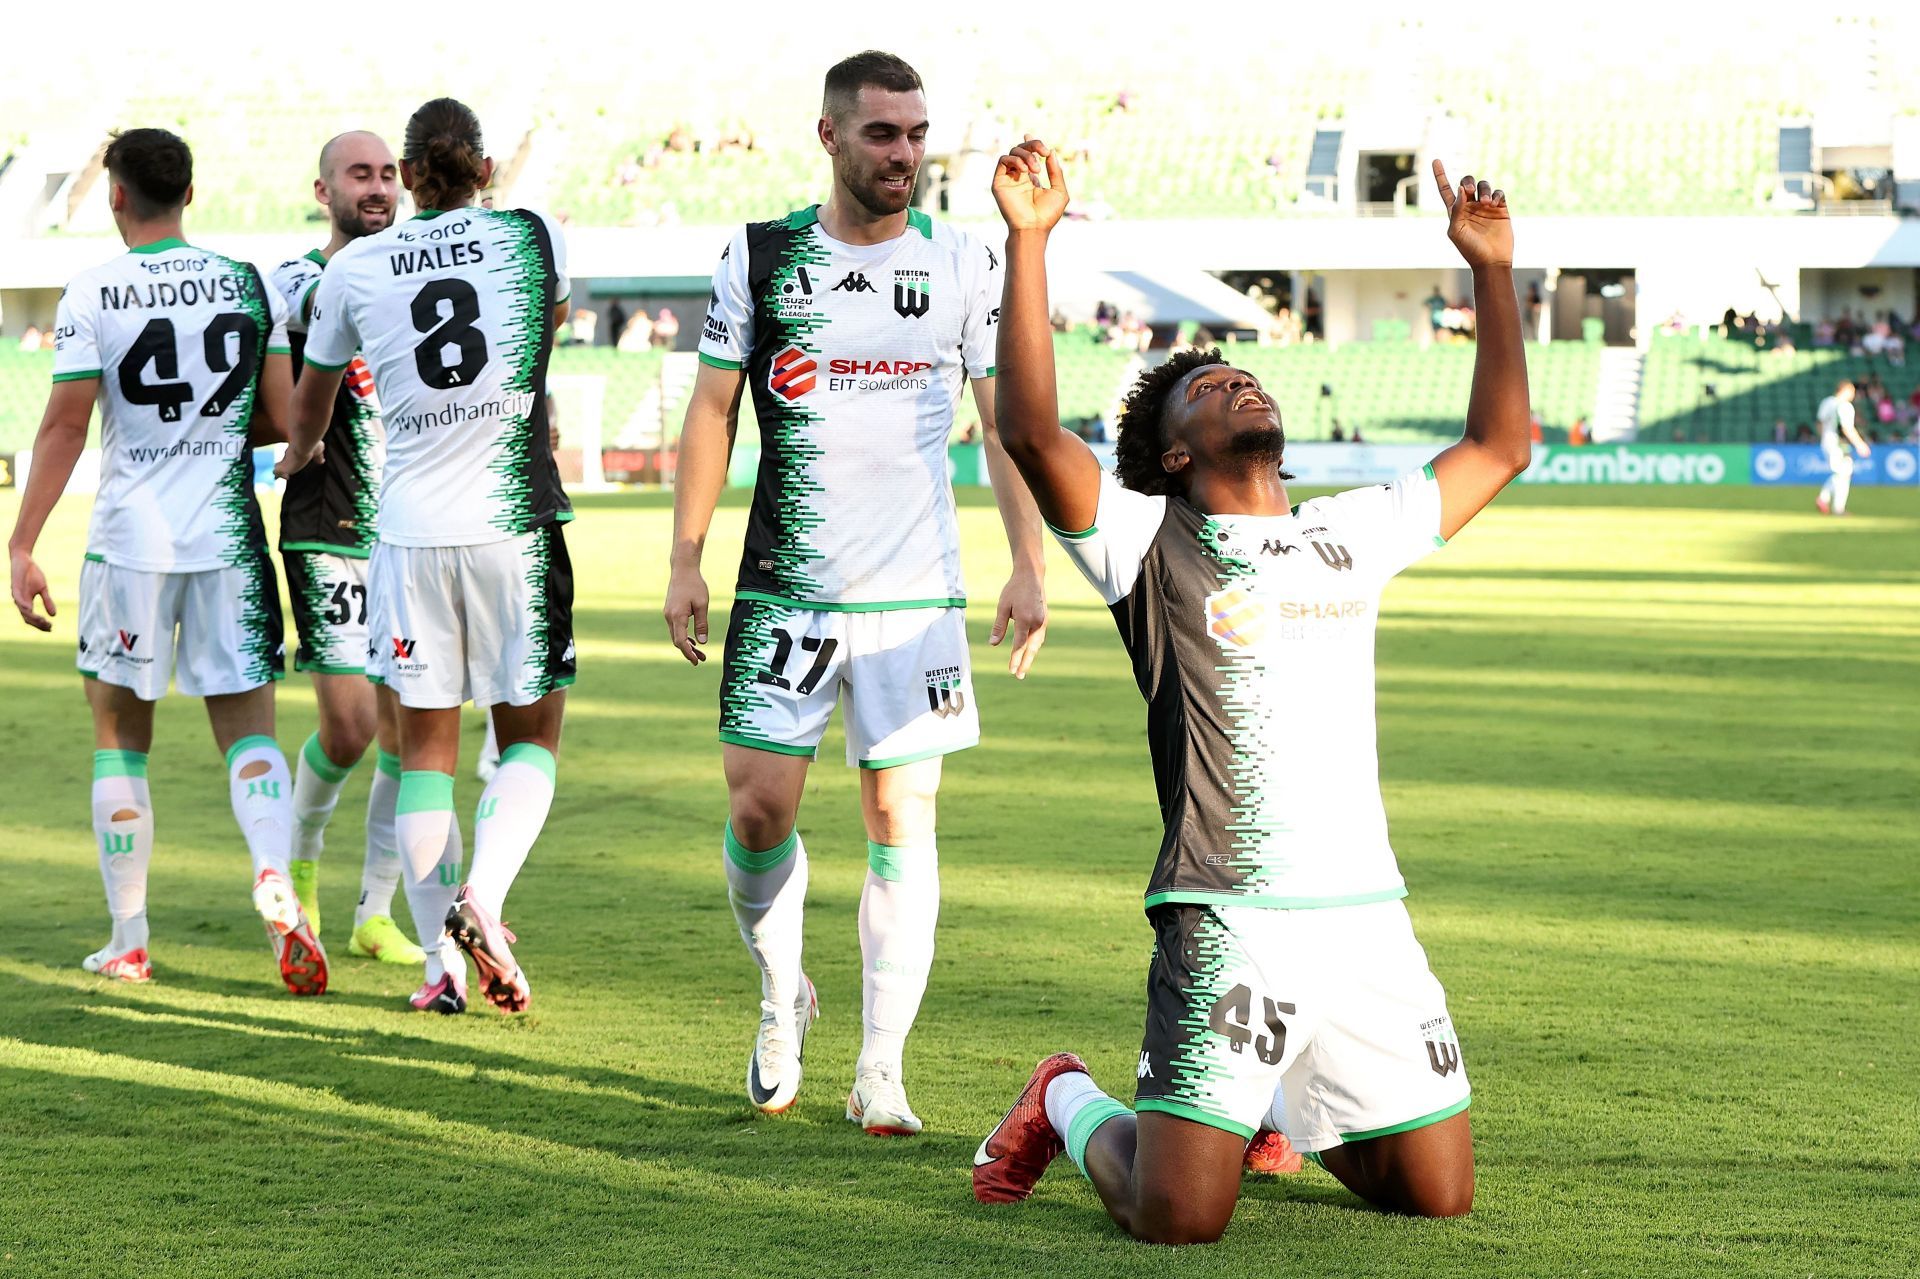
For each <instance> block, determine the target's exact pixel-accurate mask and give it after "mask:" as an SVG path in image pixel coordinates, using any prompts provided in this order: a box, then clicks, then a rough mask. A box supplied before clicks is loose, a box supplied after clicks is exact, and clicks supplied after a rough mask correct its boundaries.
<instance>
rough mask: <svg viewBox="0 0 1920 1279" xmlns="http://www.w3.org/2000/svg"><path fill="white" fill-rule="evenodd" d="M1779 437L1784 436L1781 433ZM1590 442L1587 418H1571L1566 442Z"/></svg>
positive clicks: (1575, 445)
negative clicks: (1571, 421) (1571, 422)
mask: <svg viewBox="0 0 1920 1279" xmlns="http://www.w3.org/2000/svg"><path fill="white" fill-rule="evenodd" d="M1780 429H1781V431H1783V432H1784V431H1785V430H1786V429H1787V428H1786V423H1784V422H1783V423H1781V424H1780ZM1781 438H1782V439H1784V438H1786V437H1785V436H1784V435H1782V436H1781ZM1592 442H1593V435H1592V433H1591V432H1589V431H1588V430H1587V419H1585V418H1583V417H1577V418H1575V419H1573V425H1572V426H1570V427H1568V428H1567V443H1568V444H1569V445H1570V446H1572V447H1573V448H1576V449H1577V448H1584V447H1586V446H1587V445H1588V444H1591V443H1592Z"/></svg>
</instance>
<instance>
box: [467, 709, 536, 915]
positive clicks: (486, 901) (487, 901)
mask: <svg viewBox="0 0 1920 1279" xmlns="http://www.w3.org/2000/svg"><path fill="white" fill-rule="evenodd" d="M553 783H554V760H553V752H551V751H549V750H548V749H547V748H546V747H544V746H541V745H538V744H537V743H534V742H515V743H514V744H513V745H511V746H509V747H507V749H506V750H504V751H502V752H501V753H500V767H499V770H498V771H496V772H495V773H494V775H493V780H492V781H490V782H488V783H487V789H486V790H485V791H483V792H481V795H480V807H479V808H478V809H477V810H476V814H475V817H474V823H473V865H472V866H471V867H470V868H469V869H468V870H467V889H468V891H469V892H471V893H472V895H473V900H474V901H476V902H478V903H479V904H480V905H482V906H484V907H486V908H487V910H488V911H489V912H491V913H492V915H493V917H494V918H495V919H498V918H500V912H501V911H502V910H503V909H504V908H505V906H506V902H507V890H508V889H510V888H512V887H513V881H514V878H515V877H516V876H518V875H519V874H520V868H521V867H522V866H524V865H526V862H527V854H528V853H529V852H531V851H532V850H533V842H534V841H535V840H536V839H538V838H539V837H540V828H541V827H543V826H545V825H546V824H547V813H548V812H549V810H551V809H552V807H553Z"/></svg>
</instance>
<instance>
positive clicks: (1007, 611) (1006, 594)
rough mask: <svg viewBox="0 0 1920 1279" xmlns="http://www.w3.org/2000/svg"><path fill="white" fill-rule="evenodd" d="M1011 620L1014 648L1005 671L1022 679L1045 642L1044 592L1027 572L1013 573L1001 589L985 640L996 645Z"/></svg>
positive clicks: (1045, 607)
mask: <svg viewBox="0 0 1920 1279" xmlns="http://www.w3.org/2000/svg"><path fill="white" fill-rule="evenodd" d="M1008 623H1012V629H1013V651H1012V652H1011V653H1008V654H1007V671H1008V673H1009V674H1011V675H1012V676H1013V677H1014V678H1015V679H1025V678H1026V677H1027V670H1028V668H1030V667H1031V666H1032V665H1033V659H1034V658H1036V657H1038V656H1039V655H1040V646H1041V645H1042V644H1045V643H1046V642H1047V592H1046V588H1045V587H1043V586H1042V585H1041V584H1040V583H1039V582H1038V581H1037V580H1035V579H1034V577H1033V575H1032V574H1030V573H1015V574H1014V575H1013V576H1012V577H1010V578H1008V579H1007V584H1006V586H1005V587H1003V588H1002V589H1001V591H1000V603H999V604H998V605H997V606H996V607H995V608H994V610H993V633H992V634H991V635H990V636H988V637H987V643H989V644H991V645H993V646H994V647H996V648H997V647H999V645H1000V641H1001V640H1004V639H1005V638H1006V637H1007V629H1008Z"/></svg>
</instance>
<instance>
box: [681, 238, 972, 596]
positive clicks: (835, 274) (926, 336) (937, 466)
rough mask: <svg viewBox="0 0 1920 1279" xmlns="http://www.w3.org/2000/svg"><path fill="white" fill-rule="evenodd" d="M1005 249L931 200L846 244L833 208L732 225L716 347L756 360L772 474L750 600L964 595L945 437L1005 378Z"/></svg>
mask: <svg viewBox="0 0 1920 1279" xmlns="http://www.w3.org/2000/svg"><path fill="white" fill-rule="evenodd" d="M999 268H1000V261H999V254H998V252H997V251H995V250H994V249H992V248H990V247H989V246H988V245H986V244H984V243H983V242H981V241H980V240H978V239H975V238H974V237H973V236H971V235H968V234H967V233H966V232H964V231H958V230H955V229H954V228H952V227H950V226H947V225H946V224H945V223H940V222H935V221H933V220H932V219H930V218H928V217H927V216H926V215H925V214H923V213H920V212H919V211H917V210H914V211H910V212H909V213H908V215H907V229H906V232H905V234H903V235H901V236H898V237H897V238H895V239H892V240H888V241H886V242H884V243H882V244H844V243H842V242H840V241H839V240H835V239H833V238H832V237H830V236H829V235H827V234H826V232H825V231H824V230H823V229H822V228H821V226H820V219H819V210H818V208H817V207H816V208H808V209H802V210H800V211H799V212H796V213H791V214H788V215H787V216H786V217H784V218H782V219H780V220H779V221H777V222H757V223H753V224H751V225H749V226H747V227H745V228H743V229H741V230H740V231H737V232H735V233H734V236H733V239H732V241H731V242H730V243H729V244H728V245H727V249H726V252H725V253H723V254H722V255H721V259H720V267H719V270H718V271H716V272H715V273H714V277H713V296H712V300H711V303H710V305H709V308H708V311H707V317H706V322H705V326H704V328H703V329H702V331H701V335H700V358H701V360H702V361H704V362H705V363H707V364H711V365H716V366H718V367H720V368H728V369H744V370H745V371H746V380H747V389H748V391H749V392H750V393H751V395H752V396H753V407H754V413H755V415H756V416H757V417H758V418H759V422H760V475H759V479H758V482H757V483H756V484H755V486H754V492H753V505H752V508H751V510H750V512H749V514H748V517H747V537H746V546H745V550H744V553H743V554H742V556H741V561H740V577H739V590H738V592H737V594H738V596H739V597H740V598H742V599H761V600H769V601H773V602H778V603H789V604H798V605H801V606H803V607H807V608H822V609H886V608H926V607H949V606H958V605H961V604H964V603H965V602H966V589H965V587H964V585H963V584H962V581H961V576H960V537H959V527H958V520H957V517H956V515H955V513H954V505H953V484H952V481H951V480H950V479H949V478H948V475H947V439H948V436H949V435H950V434H951V433H952V431H953V417H954V410H955V409H956V408H957V407H958V405H959V402H960V397H961V396H962V395H963V394H965V393H966V390H967V380H968V379H969V378H983V377H991V376H993V351H994V336H995V331H994V328H993V326H994V325H995V324H996V323H997V322H998V321H999V318H1000V269H999Z"/></svg>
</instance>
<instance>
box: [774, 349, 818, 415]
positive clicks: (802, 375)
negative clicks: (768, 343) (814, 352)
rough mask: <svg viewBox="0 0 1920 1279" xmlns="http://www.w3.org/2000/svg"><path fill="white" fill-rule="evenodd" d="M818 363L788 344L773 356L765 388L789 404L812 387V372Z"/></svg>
mask: <svg viewBox="0 0 1920 1279" xmlns="http://www.w3.org/2000/svg"><path fill="white" fill-rule="evenodd" d="M819 371H820V365H819V364H818V362H816V361H815V360H814V358H813V356H811V355H810V354H808V353H807V352H805V351H803V350H801V349H800V348H799V347H797V346H790V347H788V348H786V349H785V350H784V351H781V352H780V353H779V354H778V355H776V356H774V357H773V366H772V368H771V369H769V370H768V372H767V389H768V390H769V391H772V392H773V393H774V394H775V395H777V396H779V397H780V398H781V399H783V400H785V401H787V403H789V404H791V403H793V402H794V401H795V400H797V399H799V398H800V397H801V396H803V395H805V394H806V393H807V392H808V391H811V390H812V389H813V383H814V376H813V375H814V374H816V373H818V372H819Z"/></svg>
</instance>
